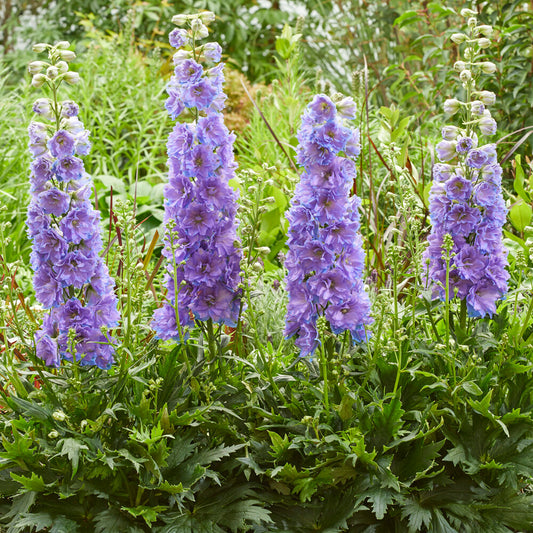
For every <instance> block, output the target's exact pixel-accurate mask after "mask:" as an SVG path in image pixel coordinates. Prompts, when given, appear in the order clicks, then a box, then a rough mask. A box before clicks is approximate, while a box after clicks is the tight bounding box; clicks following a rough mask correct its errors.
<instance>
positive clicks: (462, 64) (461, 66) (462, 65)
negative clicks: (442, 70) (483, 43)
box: [453, 61, 466, 72]
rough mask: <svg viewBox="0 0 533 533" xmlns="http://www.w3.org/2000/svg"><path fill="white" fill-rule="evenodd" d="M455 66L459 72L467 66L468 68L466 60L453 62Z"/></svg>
mask: <svg viewBox="0 0 533 533" xmlns="http://www.w3.org/2000/svg"><path fill="white" fill-rule="evenodd" d="M453 68H454V69H455V70H456V71H457V72H462V71H463V70H464V69H465V68H466V63H465V62H464V61H456V62H455V63H454V64H453Z"/></svg>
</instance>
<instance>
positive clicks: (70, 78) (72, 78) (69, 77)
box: [65, 72, 81, 85]
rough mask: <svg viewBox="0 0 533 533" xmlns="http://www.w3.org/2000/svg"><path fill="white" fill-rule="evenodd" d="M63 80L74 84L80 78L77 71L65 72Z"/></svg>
mask: <svg viewBox="0 0 533 533" xmlns="http://www.w3.org/2000/svg"><path fill="white" fill-rule="evenodd" d="M65 81H66V82H67V83H68V84H69V85H76V83H79V82H80V81H81V78H80V75H79V74H78V73H77V72H67V73H66V74H65Z"/></svg>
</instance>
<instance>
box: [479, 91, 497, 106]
mask: <svg viewBox="0 0 533 533" xmlns="http://www.w3.org/2000/svg"><path fill="white" fill-rule="evenodd" d="M477 94H478V96H479V99H480V100H481V101H482V102H483V103H484V104H485V105H494V103H495V102H496V95H495V94H494V93H493V92H492V91H480V92H479V93H477Z"/></svg>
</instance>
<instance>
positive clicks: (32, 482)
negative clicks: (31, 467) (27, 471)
mask: <svg viewBox="0 0 533 533" xmlns="http://www.w3.org/2000/svg"><path fill="white" fill-rule="evenodd" d="M11 477H12V478H13V479H14V480H15V481H18V482H19V483H20V484H21V485H22V487H23V489H22V488H21V489H19V492H32V491H33V492H43V491H44V489H45V488H46V483H45V482H44V481H43V478H42V477H41V476H38V475H37V474H36V473H35V472H32V473H31V476H30V477H25V476H19V475H17V474H15V473H14V472H11Z"/></svg>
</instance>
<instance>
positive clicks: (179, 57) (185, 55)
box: [172, 50, 192, 66]
mask: <svg viewBox="0 0 533 533" xmlns="http://www.w3.org/2000/svg"><path fill="white" fill-rule="evenodd" d="M191 56H192V54H191V52H188V51H187V50H178V51H177V52H176V53H175V54H174V55H173V56H172V60H173V61H174V65H176V66H178V65H179V64H181V63H183V61H185V60H186V59H189V58H190V57H191Z"/></svg>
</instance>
